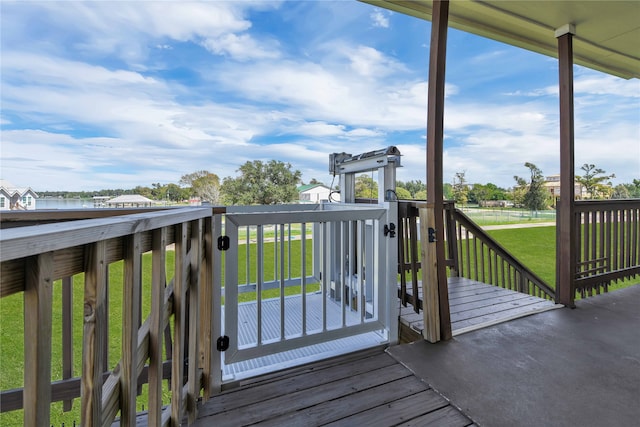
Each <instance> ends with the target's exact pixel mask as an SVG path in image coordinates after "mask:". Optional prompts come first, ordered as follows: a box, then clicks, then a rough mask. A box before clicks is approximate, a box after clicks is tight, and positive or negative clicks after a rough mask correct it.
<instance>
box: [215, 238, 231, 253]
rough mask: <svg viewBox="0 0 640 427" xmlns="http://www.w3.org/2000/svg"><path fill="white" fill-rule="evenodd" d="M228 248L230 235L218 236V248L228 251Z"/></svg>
mask: <svg viewBox="0 0 640 427" xmlns="http://www.w3.org/2000/svg"><path fill="white" fill-rule="evenodd" d="M227 249H229V236H220V237H218V250H219V251H226V250H227Z"/></svg>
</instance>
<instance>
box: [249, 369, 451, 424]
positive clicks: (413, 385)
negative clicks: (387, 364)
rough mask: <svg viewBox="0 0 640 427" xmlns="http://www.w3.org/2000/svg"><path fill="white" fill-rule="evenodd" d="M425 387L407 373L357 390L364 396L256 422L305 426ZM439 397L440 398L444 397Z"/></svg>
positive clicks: (373, 406) (360, 410)
mask: <svg viewBox="0 0 640 427" xmlns="http://www.w3.org/2000/svg"><path fill="white" fill-rule="evenodd" d="M428 389H429V386H427V384H425V383H424V382H422V381H420V380H419V379H418V378H416V377H414V376H410V377H406V378H402V379H399V380H395V381H392V382H389V383H386V384H382V385H379V386H376V387H372V388H370V389H367V390H364V391H362V392H360V393H366V396H354V395H352V394H350V395H346V396H343V397H340V398H337V399H333V400H330V401H327V402H323V403H321V404H319V405H315V406H311V407H309V408H306V409H304V410H300V411H296V412H293V413H287V414H285V415H282V416H280V417H276V418H271V419H269V420H266V421H264V422H261V423H258V424H257V425H259V426H261V427H267V426H274V427H280V426H290V427H294V426H300V427H306V426H308V425H309V420H313V423H314V424H315V425H322V424H326V423H330V422H333V421H336V420H339V419H341V418H345V417H348V416H350V415H352V414H354V413H359V412H364V411H366V410H370V409H372V408H375V407H377V406H380V405H385V404H388V403H390V402H393V401H395V400H399V399H401V398H403V397H406V396H410V395H412V394H415V393H418V392H422V391H426V390H428ZM441 399H442V400H443V401H444V398H441Z"/></svg>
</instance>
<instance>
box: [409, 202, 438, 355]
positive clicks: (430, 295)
mask: <svg viewBox="0 0 640 427" xmlns="http://www.w3.org/2000/svg"><path fill="white" fill-rule="evenodd" d="M434 227H435V212H434V210H433V207H432V206H428V207H426V208H420V236H423V238H421V239H420V246H421V248H422V258H421V259H422V318H423V321H424V328H423V329H422V337H423V338H424V339H425V340H427V341H429V342H431V343H435V342H438V341H440V301H439V295H438V270H437V262H436V259H437V255H436V242H435V241H434V242H432V241H431V239H430V238H429V237H428V236H430V234H431V233H430V230H433V229H434ZM414 295H416V294H415V293H414Z"/></svg>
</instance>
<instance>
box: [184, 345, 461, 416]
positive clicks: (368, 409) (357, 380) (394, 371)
mask: <svg viewBox="0 0 640 427" xmlns="http://www.w3.org/2000/svg"><path fill="white" fill-rule="evenodd" d="M472 424H473V423H472V421H471V420H470V419H469V418H468V417H466V416H465V415H464V414H462V413H461V412H460V411H459V410H457V409H456V408H454V407H453V406H451V405H450V403H449V402H448V401H447V400H446V399H445V398H443V397H442V396H441V395H440V394H438V393H437V392H435V391H434V390H433V389H432V388H431V387H429V385H428V384H426V383H424V382H423V381H422V380H420V379H419V378H418V377H416V376H414V375H413V374H412V373H411V372H410V371H409V370H408V369H407V368H405V367H404V366H403V365H401V364H400V363H398V362H397V361H396V360H395V359H394V358H393V357H391V356H390V355H388V354H387V353H386V352H385V351H384V348H383V347H377V348H374V349H370V350H367V351H363V352H358V353H353V354H350V355H346V356H342V357H340V358H334V359H328V360H325V361H322V362H317V363H315V364H311V365H306V366H303V367H299V368H294V369H290V370H286V371H281V372H276V373H273V374H269V375H267V376H263V377H258V378H255V379H252V380H247V381H245V382H243V383H241V384H240V387H239V388H236V389H233V390H228V391H225V392H223V393H222V394H220V395H218V396H216V397H214V398H212V399H210V400H209V401H208V402H206V403H204V404H202V405H201V407H200V410H199V415H198V421H197V422H196V423H195V425H196V426H210V425H219V426H245V425H259V426H304V427H308V426H324V425H331V426H362V425H367V426H385V427H386V426H428V425H437V426H452V427H453V426H460V427H462V426H470V425H472Z"/></svg>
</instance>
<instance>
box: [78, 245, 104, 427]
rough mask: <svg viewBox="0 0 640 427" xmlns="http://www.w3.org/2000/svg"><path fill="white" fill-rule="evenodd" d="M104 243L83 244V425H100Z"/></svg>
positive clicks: (102, 370) (102, 369)
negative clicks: (84, 250)
mask: <svg viewBox="0 0 640 427" xmlns="http://www.w3.org/2000/svg"><path fill="white" fill-rule="evenodd" d="M105 257H106V242H105V241H104V240H102V241H99V242H96V243H94V244H91V245H87V248H86V255H85V258H86V267H85V276H84V279H85V281H84V325H83V336H82V386H81V390H82V399H81V400H82V410H81V422H82V425H83V426H99V425H101V424H102V383H103V378H102V374H103V372H104V371H105V367H104V363H103V362H104V361H103V360H102V354H103V351H102V346H103V345H104V343H105V339H104V333H105V328H104V325H105V323H106V322H107V313H106V306H105V299H106V295H107V292H106V289H107V283H106V274H105V272H106V268H107V266H106V263H105Z"/></svg>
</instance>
